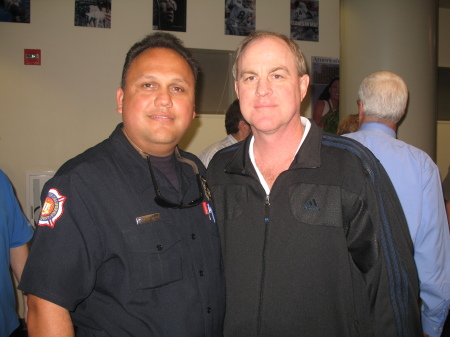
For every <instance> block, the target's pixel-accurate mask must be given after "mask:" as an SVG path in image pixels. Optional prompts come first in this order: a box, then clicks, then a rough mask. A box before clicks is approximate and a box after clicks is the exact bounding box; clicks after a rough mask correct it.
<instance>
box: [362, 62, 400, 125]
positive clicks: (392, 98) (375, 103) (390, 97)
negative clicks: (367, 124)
mask: <svg viewBox="0 0 450 337" xmlns="http://www.w3.org/2000/svg"><path fill="white" fill-rule="evenodd" d="M358 97H359V100H360V101H361V102H362V103H363V108H364V119H367V120H370V121H374V122H385V123H389V124H396V123H397V122H398V121H399V120H400V119H401V118H402V117H403V115H404V114H405V112H406V105H407V103H408V87H407V86H406V83H405V81H403V79H402V78H401V77H400V76H398V75H397V74H394V73H392V72H390V71H376V72H374V73H372V74H370V75H369V76H367V77H366V78H365V79H364V80H363V81H362V83H361V85H360V86H359V91H358Z"/></svg>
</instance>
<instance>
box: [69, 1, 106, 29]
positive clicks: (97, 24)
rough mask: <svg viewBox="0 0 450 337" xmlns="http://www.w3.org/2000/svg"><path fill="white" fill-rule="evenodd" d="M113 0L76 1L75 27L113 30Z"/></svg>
mask: <svg viewBox="0 0 450 337" xmlns="http://www.w3.org/2000/svg"><path fill="white" fill-rule="evenodd" d="M111 1H112V0H75V26H81V27H94V28H111Z"/></svg>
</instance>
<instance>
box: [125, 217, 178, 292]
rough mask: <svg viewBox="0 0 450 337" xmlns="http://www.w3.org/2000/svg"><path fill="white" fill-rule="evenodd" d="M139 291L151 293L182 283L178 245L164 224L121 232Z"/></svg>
mask: <svg viewBox="0 0 450 337" xmlns="http://www.w3.org/2000/svg"><path fill="white" fill-rule="evenodd" d="M122 234H123V237H124V239H125V242H126V246H127V250H128V254H129V257H130V265H131V272H132V275H131V277H132V283H133V285H134V287H135V288H137V289H138V290H144V289H152V288H156V287H160V286H164V285H166V284H169V283H172V282H175V281H178V280H181V279H182V278H183V267H182V261H181V256H180V253H179V250H178V249H177V243H178V242H180V241H181V238H180V237H179V235H178V233H177V231H176V229H175V228H173V226H171V225H170V224H169V223H167V222H165V221H157V222H152V223H149V224H143V225H139V226H135V227H134V228H131V229H127V230H124V231H123V232H122Z"/></svg>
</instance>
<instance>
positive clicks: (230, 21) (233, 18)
mask: <svg viewBox="0 0 450 337" xmlns="http://www.w3.org/2000/svg"><path fill="white" fill-rule="evenodd" d="M255 12H256V0H225V35H239V36H248V35H250V33H251V32H253V31H254V30H255V20H256V15H255Z"/></svg>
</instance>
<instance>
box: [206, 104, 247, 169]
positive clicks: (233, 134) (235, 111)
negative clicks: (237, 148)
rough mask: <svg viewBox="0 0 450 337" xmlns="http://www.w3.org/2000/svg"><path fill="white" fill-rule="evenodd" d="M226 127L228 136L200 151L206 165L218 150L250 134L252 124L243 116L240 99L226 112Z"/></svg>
mask: <svg viewBox="0 0 450 337" xmlns="http://www.w3.org/2000/svg"><path fill="white" fill-rule="evenodd" d="M225 129H226V130H227V135H228V136H227V137H226V138H224V139H222V140H221V141H218V142H217V143H214V144H212V145H210V146H208V147H207V148H206V149H204V150H203V151H202V152H200V154H199V156H198V157H199V158H200V160H201V161H202V162H203V164H204V165H205V167H208V164H209V162H210V161H211V159H212V157H213V156H214V155H215V154H216V152H217V151H219V150H221V149H223V148H225V147H227V146H230V145H233V144H236V143H237V142H240V141H242V140H244V139H245V138H247V136H248V135H249V134H250V131H251V130H250V125H248V123H247V122H246V121H245V119H244V117H243V116H242V113H241V108H240V107H239V100H238V99H236V100H234V102H233V103H231V105H230V106H229V108H228V110H227V112H226V113H225Z"/></svg>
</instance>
